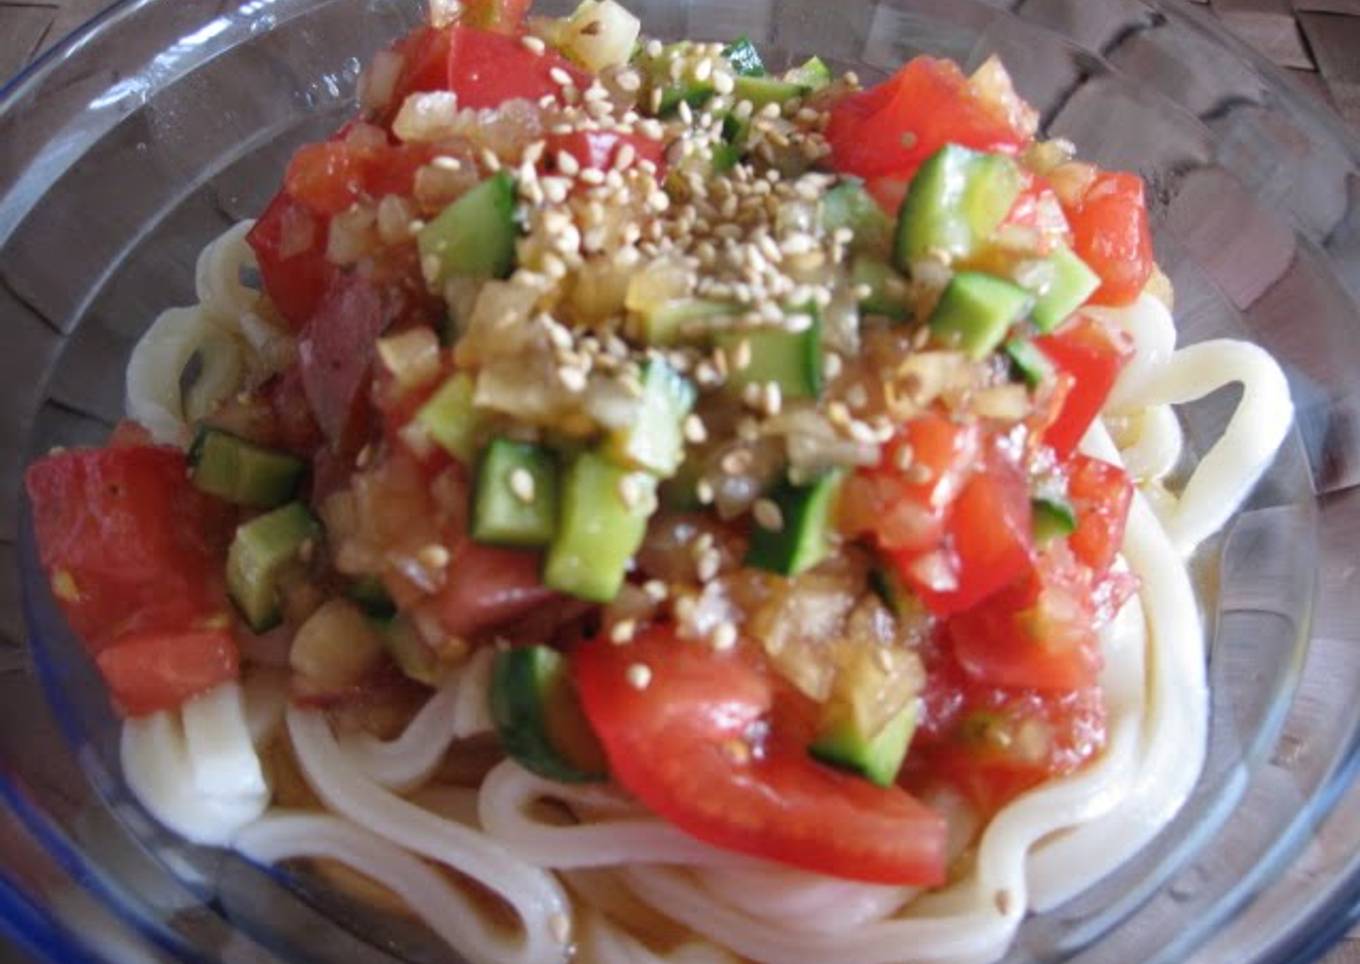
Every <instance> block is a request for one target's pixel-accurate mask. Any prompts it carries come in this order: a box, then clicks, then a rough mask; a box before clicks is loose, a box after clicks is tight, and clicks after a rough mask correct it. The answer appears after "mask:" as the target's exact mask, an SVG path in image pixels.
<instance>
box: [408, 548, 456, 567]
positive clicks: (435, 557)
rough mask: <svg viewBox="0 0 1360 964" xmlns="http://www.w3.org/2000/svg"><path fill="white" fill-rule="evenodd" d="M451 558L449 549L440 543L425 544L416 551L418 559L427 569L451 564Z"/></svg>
mask: <svg viewBox="0 0 1360 964" xmlns="http://www.w3.org/2000/svg"><path fill="white" fill-rule="evenodd" d="M449 558H450V557H449V550H448V549H446V548H444V547H443V546H441V545H439V544H438V543H431V544H430V545H428V546H424V547H423V548H422V549H421V550H420V551H419V552H417V553H416V561H417V562H419V563H420V564H421V565H422V566H424V567H425V568H426V569H443V568H444V567H445V566H447V565H448V564H449Z"/></svg>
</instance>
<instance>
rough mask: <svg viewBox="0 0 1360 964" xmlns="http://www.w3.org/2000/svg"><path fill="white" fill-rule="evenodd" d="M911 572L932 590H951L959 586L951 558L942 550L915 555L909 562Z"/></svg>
mask: <svg viewBox="0 0 1360 964" xmlns="http://www.w3.org/2000/svg"><path fill="white" fill-rule="evenodd" d="M911 574H912V575H913V576H914V577H915V578H916V580H917V581H918V582H920V583H921V585H923V586H925V587H926V588H927V589H930V590H933V591H934V592H952V591H953V590H955V589H958V588H959V577H958V574H957V573H956V572H955V570H954V563H953V560H951V559H950V558H949V555H948V554H947V553H946V552H944V551H943V550H938V551H936V552H927V553H926V554H925V555H923V556H919V557H917V558H916V559H915V560H913V561H912V563H911Z"/></svg>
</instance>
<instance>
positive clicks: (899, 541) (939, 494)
mask: <svg viewBox="0 0 1360 964" xmlns="http://www.w3.org/2000/svg"><path fill="white" fill-rule="evenodd" d="M978 445H979V433H978V429H977V427H976V426H975V425H961V424H959V423H957V422H954V421H952V420H951V419H949V418H946V417H945V416H943V415H939V414H936V413H933V412H932V413H927V414H925V415H922V416H920V417H919V418H915V419H913V420H912V421H910V422H908V423H907V424H906V425H905V426H903V428H902V431H901V433H900V434H899V435H898V436H897V437H896V438H894V439H893V440H892V441H891V442H890V443H889V444H888V445H887V446H886V447H885V450H884V453H883V458H882V459H881V461H880V462H879V464H878V465H877V466H875V467H873V468H871V469H867V470H864V471H862V472H860V473H858V474H856V475H855V476H853V477H852V478H851V479H850V480H848V481H847V483H846V486H845V489H844V491H843V494H842V497H841V500H840V513H841V528H842V529H843V530H844V531H845V532H846V533H847V534H850V535H872V536H873V537H874V540H875V542H876V543H877V544H878V545H879V546H880V547H881V548H883V549H893V550H917V551H919V550H925V549H928V548H932V547H934V546H936V545H937V544H938V543H939V541H940V539H941V537H942V536H943V534H944V522H945V518H946V516H947V514H948V511H949V508H950V506H951V505H952V504H953V502H954V499H955V498H956V497H957V496H958V494H959V490H960V489H961V488H962V487H963V484H964V482H965V481H966V480H967V477H968V474H969V473H970V472H971V471H972V468H973V463H974V461H975V460H976V458H977V453H978ZM904 449H909V450H910V452H909V455H910V458H909V460H908V459H905V458H904V456H905V455H907V454H908V453H906V452H904V451H903V450H904ZM902 465H906V466H907V467H906V468H905V469H904V468H901V467H900V466H902Z"/></svg>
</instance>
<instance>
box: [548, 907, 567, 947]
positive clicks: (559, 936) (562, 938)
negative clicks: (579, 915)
mask: <svg viewBox="0 0 1360 964" xmlns="http://www.w3.org/2000/svg"><path fill="white" fill-rule="evenodd" d="M548 930H550V931H551V932H552V936H553V940H555V941H557V943H559V944H566V943H567V942H568V941H569V940H571V919H570V918H568V917H567V915H566V914H553V915H552V916H551V917H549V918H548Z"/></svg>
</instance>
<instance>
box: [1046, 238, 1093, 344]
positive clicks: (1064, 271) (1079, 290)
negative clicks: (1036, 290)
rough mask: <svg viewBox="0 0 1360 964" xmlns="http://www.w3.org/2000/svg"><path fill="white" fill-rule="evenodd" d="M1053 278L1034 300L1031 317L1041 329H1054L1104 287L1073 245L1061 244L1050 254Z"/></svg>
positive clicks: (1049, 260)
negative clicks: (1074, 250) (1097, 290)
mask: <svg viewBox="0 0 1360 964" xmlns="http://www.w3.org/2000/svg"><path fill="white" fill-rule="evenodd" d="M1048 262H1049V264H1050V265H1052V267H1053V280H1052V281H1051V282H1049V285H1048V288H1047V289H1046V290H1045V291H1044V292H1043V294H1041V295H1039V297H1038V298H1036V299H1035V301H1034V307H1033V308H1032V309H1031V310H1030V313H1029V318H1030V321H1032V322H1034V327H1036V328H1038V329H1039V330H1040V331H1052V330H1053V329H1054V328H1057V327H1058V325H1060V324H1062V322H1063V320H1064V319H1065V318H1067V316H1068V315H1070V314H1072V312H1074V311H1076V310H1077V309H1078V308H1080V307H1081V306H1082V305H1084V304H1085V303H1086V299H1087V298H1089V297H1091V295H1093V294H1094V293H1095V290H1096V289H1097V288H1099V287H1100V275H1098V274H1096V273H1095V272H1094V271H1092V270H1091V269H1090V268H1089V267H1088V266H1087V264H1086V262H1085V261H1083V260H1081V258H1079V257H1077V255H1076V254H1075V253H1074V252H1073V251H1072V249H1071V248H1067V247H1062V248H1058V249H1057V250H1056V251H1054V252H1053V253H1052V254H1051V255H1049V257H1048Z"/></svg>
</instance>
